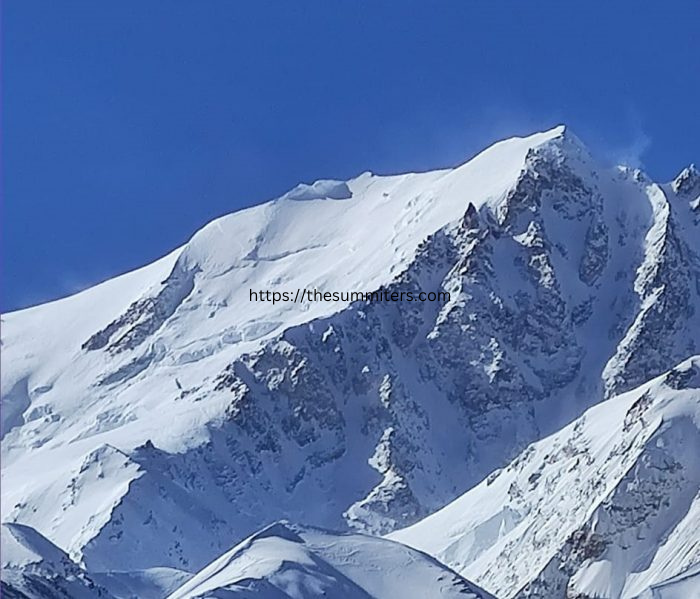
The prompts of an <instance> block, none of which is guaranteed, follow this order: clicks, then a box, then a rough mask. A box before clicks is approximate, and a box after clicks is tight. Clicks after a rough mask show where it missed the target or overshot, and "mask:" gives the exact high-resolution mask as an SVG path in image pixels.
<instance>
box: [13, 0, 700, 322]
mask: <svg viewBox="0 0 700 599" xmlns="http://www.w3.org/2000/svg"><path fill="white" fill-rule="evenodd" d="M699 28H700V2H698V1H697V0H693V1H687V2H682V1H680V0H673V1H670V2H639V1H635V2H630V1H623V0H616V1H614V2H602V1H594V2H573V1H572V2H568V1H567V2H564V1H561V0H558V1H546V2H545V1H540V0H516V1H512V2H503V1H497V0H496V1H493V0H492V1H488V2H487V1H480V0H457V1H448V0H445V1H441V2H433V1H428V0H426V1H424V2H412V1H406V0H393V1H391V2H389V1H383V0H371V1H369V0H368V1H362V0H352V1H345V0H315V1H304V0H280V1H278V2H271V1H265V0H254V1H244V0H221V1H215V0H207V1H204V2H198V1H194V0H187V1H176V0H158V1H154V0H126V1H123V0H120V1H111V2H108V1H100V2H95V1H94V0H85V1H79V2H78V1H70V0H66V1H61V2H56V1H54V0H46V1H43V2H36V1H34V0H4V2H3V14H2V32H3V39H2V51H3V65H2V68H3V72H2V83H3V90H2V101H3V109H2V137H3V139H2V141H3V175H4V178H3V206H2V246H1V250H2V300H1V305H2V307H3V309H5V310H8V309H15V308H19V307H23V306H27V305H31V304H35V303H38V302H41V301H46V300H48V299H53V298H56V297H60V296H63V295H67V294H69V293H72V292H75V291H77V290H79V289H82V288H84V287H86V286H88V285H91V284H93V283H96V282H99V281H101V280H103V279H105V278H109V277H111V276H114V275H116V274H119V273H122V272H124V271H127V270H130V269H132V268H135V267H138V266H141V265H144V264H146V263H148V262H150V261H152V260H154V259H156V258H158V257H160V256H161V255H163V254H165V253H166V252H168V251H169V250H171V249H173V248H174V247H176V246H177V245H179V244H181V243H182V242H184V241H185V240H187V238H188V237H189V236H190V235H191V234H192V233H193V232H194V231H196V230H197V229H198V228H199V227H201V226H202V225H203V224H205V223H206V222H208V221H209V220H211V219H212V218H214V217H216V216H219V215H221V214H225V213H227V212H231V211H233V210H236V209H239V208H241V207H244V206H248V205H251V204H254V203H258V202H260V201H263V200H265V199H269V198H270V197H273V196H275V195H278V194H280V193H281V192H283V191H285V190H286V189H288V188H290V187H292V186H293V185H294V184H296V183H297V182H299V181H312V180H314V179H317V178H322V177H331V178H347V177H351V176H354V175H356V174H358V173H360V172H362V171H364V170H372V171H374V172H378V173H389V172H399V171H409V170H423V169H429V168H433V167H438V166H446V165H451V164H455V163H459V162H461V161H463V160H465V159H466V158H468V157H469V156H470V155H472V154H473V153H475V152H476V151H477V150H479V149H481V148H482V147H483V146H485V145H487V144H489V143H490V142H492V141H494V140H495V139H498V138H500V137H508V136H511V135H515V134H524V133H528V132H531V131H533V130H538V129H544V128H549V127H551V126H553V125H555V124H557V123H560V122H564V123H567V124H569V125H570V126H571V127H572V129H573V130H574V131H575V132H576V133H577V134H578V135H579V137H581V138H582V139H583V140H584V141H585V142H586V143H587V144H588V145H589V146H590V147H591V148H593V149H594V150H596V151H598V152H601V153H602V154H604V155H605V156H607V157H609V158H610V159H628V160H632V161H640V160H641V162H642V164H643V165H644V167H645V168H646V169H647V170H648V172H649V173H650V174H651V175H652V176H653V177H655V178H658V179H663V180H667V179H670V178H671V177H672V176H674V175H675V173H676V171H678V170H679V169H680V168H681V167H683V166H685V165H686V164H688V163H690V162H692V161H696V162H697V161H699V160H700V116H699V115H698V102H699V100H700V40H699V39H698V29H699Z"/></svg>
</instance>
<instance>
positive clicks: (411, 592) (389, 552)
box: [169, 522, 493, 599]
mask: <svg viewBox="0 0 700 599" xmlns="http://www.w3.org/2000/svg"><path fill="white" fill-rule="evenodd" d="M196 597H208V598H215V597H220V598H222V599H224V598H233V597H247V598H250V599H253V598H260V599H272V598H275V599H283V598H284V599H286V598H289V599H314V598H316V597H318V598H321V597H342V598H343V599H370V598H372V599H395V598H397V597H400V598H401V599H414V598H415V599H425V598H426V597H431V598H434V599H443V598H444V599H448V598H454V599H457V598H460V599H493V598H492V596H491V595H489V594H488V593H486V592H485V591H483V590H481V589H479V588H478V587H476V586H475V585H473V584H470V583H469V582H467V581H466V580H464V579H463V578H462V577H461V576H458V575H457V574H455V573H454V572H452V571H451V570H449V569H448V568H446V567H444V566H443V565H442V564H440V563H438V562H437V561H435V560H433V559H432V558H430V557H428V556H427V555H424V554H422V553H420V552H418V551H415V550H413V549H409V548H408V547H405V546H403V545H400V544H398V543H394V542H392V541H387V540H384V539H380V538H376V537H368V536H365V535H360V534H338V533H331V532H328V531H324V530H320V529H315V528H309V527H301V526H297V525H292V524H288V523H285V522H279V523H277V524H273V525H271V526H269V527H267V528H265V529H264V530H262V531H260V532H258V533H256V534H254V535H253V536H251V537H249V538H248V539H246V540H245V541H243V542H242V543H241V544H240V545H237V546H236V547H234V548H233V549H231V550H230V551H228V552H226V553H225V554H224V555H222V556H221V557H219V558H218V559H216V560H215V561H213V562H212V563H211V564H209V565H208V566H207V567H206V568H204V569H203V570H201V571H200V572H198V573H197V574H196V575H195V576H194V577H193V578H192V579H191V580H190V581H188V582H187V583H185V584H184V585H183V586H182V587H181V588H180V589H178V590H176V591H175V592H174V593H173V594H172V595H170V596H169V599H195V598H196Z"/></svg>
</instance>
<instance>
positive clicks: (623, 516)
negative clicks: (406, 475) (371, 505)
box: [390, 357, 700, 599]
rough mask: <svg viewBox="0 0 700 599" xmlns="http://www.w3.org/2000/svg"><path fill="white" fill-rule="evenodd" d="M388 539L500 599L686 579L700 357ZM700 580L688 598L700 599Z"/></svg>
mask: <svg viewBox="0 0 700 599" xmlns="http://www.w3.org/2000/svg"><path fill="white" fill-rule="evenodd" d="M390 537H391V538H393V539H395V540H398V541H401V542H404V543H407V544H409V545H411V546H414V547H417V548H419V549H422V550H423V551H427V552H428V553H430V554H431V555H434V556H435V557H437V558H438V559H440V560H441V561H443V562H444V563H446V564H448V565H450V566H451V567H453V568H454V569H455V570H457V571H458V572H460V573H462V574H463V575H464V576H467V577H469V578H471V579H472V580H474V581H476V582H477V583H479V584H481V585H483V586H484V587H485V588H487V589H490V590H491V591H492V592H494V593H495V594H497V595H498V596H499V597H502V598H503V599H509V598H511V597H513V598H515V597H517V598H518V599H525V598H540V597H576V598H580V599H588V598H590V599H593V598H605V599H632V598H635V597H640V596H645V595H643V594H642V593H643V591H644V590H645V589H653V588H656V589H657V591H656V592H657V594H658V592H660V591H659V589H660V588H663V587H664V586H665V585H667V584H668V583H665V584H664V581H668V580H671V579H673V580H677V579H684V580H686V579H687V578H688V577H689V576H690V574H688V572H689V571H696V570H697V568H698V566H699V565H700V357H695V358H693V359H691V360H687V361H685V362H683V363H682V364H680V365H679V366H677V367H676V368H674V369H673V370H671V371H670V372H668V373H667V374H664V375H662V376H660V377H658V378H656V379H654V380H653V381H651V382H649V383H646V384H644V385H642V386H640V387H638V388H637V389H635V390H633V391H629V392H627V393H623V394H622V395H619V396H617V397H614V398H612V399H609V400H607V401H606V402H604V403H602V404H599V405H597V406H595V407H593V408H591V409H590V410H588V411H587V412H586V413H585V414H584V415H583V416H581V417H580V418H578V419H577V420H575V421H574V422H573V423H571V424H570V425H568V426H567V427H565V428H564V429H562V430H561V431H559V432H557V433H556V434H554V435H552V436H551V437H548V438H546V439H543V440H542V441H539V442H536V443H534V444H532V445H530V446H528V447H527V448H526V449H525V451H524V452H523V453H521V454H520V455H519V456H518V457H517V458H516V459H515V460H514V461H513V462H511V464H510V465H508V466H507V467H506V468H504V469H502V470H497V471H495V472H494V473H493V474H491V475H490V476H489V477H487V478H486V479H485V480H484V481H482V482H481V483H480V484H479V485H477V486H476V487H474V488H473V489H471V490H470V491H468V492H467V493H466V494H465V495H463V496H462V497H460V498H459V499H457V500H455V501H454V502H453V503H451V504H450V505H448V506H446V507H445V508H443V509H442V510H440V511H438V512H437V513H435V514H432V515H431V516H429V517H427V518H425V519H424V520H422V521H421V522H419V523H417V524H415V525H413V526H411V527H409V528H406V529H404V530H401V531H397V532H395V533H392V534H391V535H390ZM699 583H700V581H699V580H698V579H697V578H696V579H695V582H694V586H693V587H692V588H693V592H694V594H693V593H690V592H686V594H682V595H681V596H682V597H685V598H687V599H690V598H691V597H693V596H695V597H699V596H700V584H699ZM649 592H651V591H649ZM651 596H652V597H653V596H654V595H653V593H652V594H651Z"/></svg>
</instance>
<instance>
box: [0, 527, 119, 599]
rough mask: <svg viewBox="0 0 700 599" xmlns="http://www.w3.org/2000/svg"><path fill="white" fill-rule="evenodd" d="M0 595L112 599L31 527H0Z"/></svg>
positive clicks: (12, 598)
mask: <svg viewBox="0 0 700 599" xmlns="http://www.w3.org/2000/svg"><path fill="white" fill-rule="evenodd" d="M0 553H2V592H0V595H2V597H5V598H6V599H65V598H66V597H70V598H71V599H113V597H112V595H110V594H109V593H108V592H107V591H106V590H105V589H104V588H102V587H100V586H98V585H97V584H95V582H94V581H93V580H91V579H90V578H89V577H88V576H87V574H86V573H85V572H84V571H83V570H82V569H81V568H80V567H79V566H78V565H77V564H76V563H74V562H73V561H72V560H71V559H70V558H69V557H68V555H67V554H66V553H65V552H64V551H63V550H62V549H60V548H58V547H56V545H54V544H53V543H52V542H51V541H49V540H48V539H46V538H45V537H43V536H42V535H41V534H39V533H38V532H37V531H36V530H34V529H33V528H31V527H30V526H24V525H22V524H10V523H6V524H3V525H2V551H1V552H0Z"/></svg>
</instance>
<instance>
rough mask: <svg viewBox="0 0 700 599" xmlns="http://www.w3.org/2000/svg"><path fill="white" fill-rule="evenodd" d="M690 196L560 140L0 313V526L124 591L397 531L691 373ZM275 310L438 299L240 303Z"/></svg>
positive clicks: (320, 209)
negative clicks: (224, 563) (578, 428)
mask: <svg viewBox="0 0 700 599" xmlns="http://www.w3.org/2000/svg"><path fill="white" fill-rule="evenodd" d="M698 181H700V177H699V176H698V174H697V172H696V171H695V170H693V169H686V171H683V173H682V174H681V176H679V178H678V179H676V181H674V182H673V183H671V184H664V185H659V184H657V183H655V182H653V181H651V180H650V179H649V178H648V177H646V176H645V175H644V173H642V172H640V171H637V170H633V169H628V168H625V167H615V168H608V167H607V166H605V165H601V164H600V163H599V162H598V161H597V160H596V159H595V158H594V157H593V156H591V155H590V154H589V152H588V151H587V150H586V148H585V147H584V146H583V145H582V144H581V142H580V141H579V140H578V139H577V138H576V137H575V136H574V135H573V134H571V133H570V132H569V131H566V130H565V129H564V128H561V127H560V128H557V129H553V130H551V131H548V132H545V133H539V134H536V135H533V136H530V137H527V138H522V139H519V138H516V139H512V140H506V141H504V142H501V143H498V144H496V145H494V146H492V147H491V148H489V149H488V150H486V151H485V152H483V153H482V154H480V155H478V156H477V157H475V158H473V159H472V160H470V161H469V162H467V163H466V164H464V165H461V166H459V167H457V168H454V169H447V170H441V171H435V172H429V173H420V174H407V175H396V176H376V175H371V174H369V173H365V174H363V175H360V176H359V177H357V178H355V179H352V180H350V181H346V182H342V181H319V182H316V183H314V184H311V185H301V186H298V187H297V188H295V189H294V190H292V191H290V192H289V193H288V194H285V196H282V197H281V198H278V199H276V200H273V201H271V202H268V203H266V204H262V205H260V206H256V207H254V208H251V209H248V210H244V211H241V212H237V213H234V214H231V215H229V216H226V217H223V218H221V219H218V220H216V221H214V222H212V223H210V224H209V225H207V226H206V227H204V228H203V229H202V230H201V231H199V232H197V233H196V234H195V235H194V236H193V238H192V239H191V240H190V241H189V242H188V243H186V244H185V245H183V246H182V247H181V248H179V249H177V250H175V251H174V252H172V253H171V254H170V255H168V256H166V257H164V258H163V259H161V260H159V261H158V262H156V263H154V264H152V265H150V266H147V267H145V268H144V269H141V270H138V271H135V272H133V273H129V274H127V275H124V276H122V277H118V278H116V279H113V280H111V281H107V282H106V283H103V284H102V285H98V286H97V287H94V288H92V289H88V290H86V291H84V292H82V293H80V294H77V295H75V296H72V297H69V298H66V299H63V300H60V301H57V302H52V303H49V304H46V305H42V306H37V307H34V308H30V309H27V310H22V311H19V312H15V313H12V314H7V315H4V316H3V317H2V360H3V363H2V366H3V368H2V433H3V444H2V452H3V454H2V459H3V472H2V477H3V480H2V483H3V485H2V488H3V501H2V518H3V520H4V521H10V522H21V523H24V524H28V525H31V526H32V527H34V528H35V529H36V530H38V531H39V532H41V534H43V535H44V536H46V537H47V538H49V539H51V541H53V542H54V543H56V544H57V545H59V546H60V547H61V548H63V549H64V550H66V552H67V553H68V554H69V555H70V556H71V557H72V558H73V559H74V560H76V561H78V562H80V563H82V564H84V565H85V566H86V567H87V568H88V570H89V571H91V572H110V571H117V572H120V573H121V574H120V576H122V578H123V579H124V581H125V583H128V584H131V583H130V582H128V581H130V580H132V577H134V578H133V580H134V581H135V582H134V584H138V581H139V580H141V578H139V576H140V574H138V573H139V572H144V571H147V572H151V573H152V572H158V571H159V570H153V569H154V568H155V569H158V568H168V569H171V570H173V571H181V572H194V571H197V570H199V569H200V568H202V567H203V566H205V565H206V564H207V563H208V562H209V561H211V560H212V559H214V558H215V557H216V556H217V555H221V554H222V553H223V552H225V551H226V550H227V549H228V548H229V546H230V542H231V539H236V538H242V537H244V536H246V535H248V534H251V533H252V532H254V531H255V530H259V529H260V527H262V526H264V525H266V524H268V523H269V522H271V521H275V520H278V519H281V518H289V519H291V520H293V521H300V522H308V523H310V524H313V525H317V526H323V527H327V528H347V527H352V528H355V529H359V530H363V531H367V532H375V533H384V532H388V531H390V530H393V529H395V528H397V527H400V526H404V525H407V524H410V523H412V522H415V521H417V520H419V519H421V518H423V517H425V516H427V515H428V514H430V513H431V512H433V511H435V510H436V509H438V508H441V507H443V506H444V505H445V504H446V503H448V502H449V501H451V500H453V499H455V498H456V497H458V496H459V495H461V494H462V493H464V492H466V491H467V490H468V489H469V488H471V487H472V486H473V485H475V484H476V483H478V482H479V481H480V480H481V479H482V478H483V477H484V476H486V475H487V474H488V473H489V472H491V471H492V470H493V469H494V468H497V467H500V466H503V465H505V464H506V463H508V461H509V460H510V459H512V458H513V457H514V456H515V455H517V454H518V453H519V452H520V451H522V449H523V448H524V447H525V446H527V445H528V444H529V443H531V442H533V441H535V440H537V439H539V438H542V437H543V436H545V435H547V434H550V433H553V432H554V431H556V430H559V429H560V428H561V426H562V425H563V424H565V423H567V422H570V421H571V420H572V419H573V418H575V417H577V416H579V415H580V414H581V413H582V412H583V411H584V410H585V409H586V408H588V407H590V406H591V405H594V404H596V403H598V402H599V401H601V400H602V399H603V398H605V397H611V396H613V395H615V394H618V393H620V392H624V391H627V390H630V389H634V388H636V387H638V386H639V385H642V384H644V383H645V382H646V381H647V380H649V379H650V378H651V377H653V376H656V375H659V374H661V373H663V372H665V371H667V370H668V369H669V368H671V367H673V365H674V364H677V363H679V362H681V361H682V360H684V359H686V358H687V357H689V356H691V355H694V354H696V353H697V351H698V348H699V346H700V338H699V335H698V332H699V331H700V299H699V297H698V293H699V290H700V284H699V283H698V280H699V279H700V261H699V260H698V254H700V247H699V242H698V239H700V236H698V226H699V224H698V221H699V219H698V218H697V205H696V204H697V202H696V199H697V193H696V192H697V189H698ZM368 222H371V223H373V224H372V227H368V225H367V223H368ZM302 287H303V288H314V287H317V288H318V289H319V290H320V291H356V290H365V291H372V290H375V289H378V288H380V287H382V288H384V289H387V290H391V291H396V292H409V291H412V292H417V291H420V290H422V291H425V292H429V291H448V292H449V293H450V294H451V297H450V300H449V301H441V302H433V303H429V302H425V303H422V302H414V303H409V302H397V303H392V302H368V303H363V302H357V303H354V304H352V305H350V306H347V305H346V304H345V303H343V302H308V301H305V302H298V303H295V302H277V303H274V304H273V303H272V302H269V301H267V302H251V301H249V293H250V290H251V289H252V290H253V291H262V290H266V291H267V290H269V291H287V292H292V293H294V292H295V291H296V289H297V288H302ZM134 531H139V533H138V534H135V532H134ZM168 571H170V570H168Z"/></svg>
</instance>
